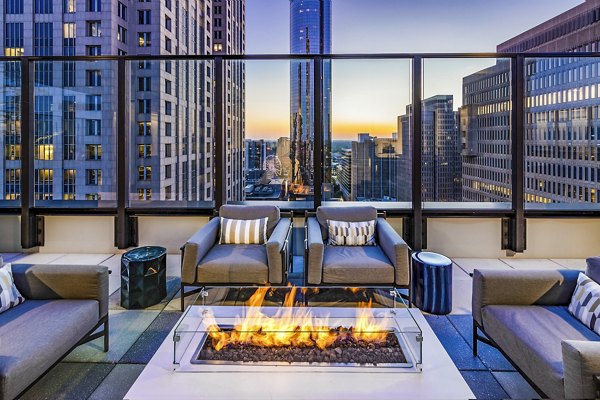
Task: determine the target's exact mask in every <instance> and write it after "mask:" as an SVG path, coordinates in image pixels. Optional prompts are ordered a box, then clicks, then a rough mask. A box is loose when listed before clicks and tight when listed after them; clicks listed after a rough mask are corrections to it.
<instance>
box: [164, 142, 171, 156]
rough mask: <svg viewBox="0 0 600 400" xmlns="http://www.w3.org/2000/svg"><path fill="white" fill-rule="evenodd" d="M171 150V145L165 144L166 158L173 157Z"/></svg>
mask: <svg viewBox="0 0 600 400" xmlns="http://www.w3.org/2000/svg"><path fill="white" fill-rule="evenodd" d="M171 148H172V145H171V143H166V144H165V157H171V155H172V154H171Z"/></svg>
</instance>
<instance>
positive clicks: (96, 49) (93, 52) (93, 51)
mask: <svg viewBox="0 0 600 400" xmlns="http://www.w3.org/2000/svg"><path fill="white" fill-rule="evenodd" d="M86 50H87V55H88V56H101V55H102V46H86Z"/></svg>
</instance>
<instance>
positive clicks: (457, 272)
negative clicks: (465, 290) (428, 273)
mask: <svg viewBox="0 0 600 400" xmlns="http://www.w3.org/2000/svg"><path fill="white" fill-rule="evenodd" d="M471 279H472V278H471V276H469V274H468V273H467V272H465V271H464V270H463V269H462V268H460V267H459V266H458V265H457V264H456V263H454V265H452V280H453V281H458V280H463V281H464V280H467V281H469V280H471Z"/></svg>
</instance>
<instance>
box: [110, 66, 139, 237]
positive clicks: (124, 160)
mask: <svg viewBox="0 0 600 400" xmlns="http://www.w3.org/2000/svg"><path fill="white" fill-rule="evenodd" d="M127 66H128V63H127V61H126V60H125V59H122V58H121V59H119V60H118V61H117V216H116V218H115V246H116V247H118V248H119V249H126V248H128V247H131V246H137V242H138V237H137V236H138V235H137V218H136V217H132V216H130V215H128V213H127V207H128V198H129V165H128V164H129V158H128V157H127V151H128V142H129V138H128V136H129V129H128V126H129V96H128V90H127V89H128V88H130V87H131V82H129V81H128V79H127Z"/></svg>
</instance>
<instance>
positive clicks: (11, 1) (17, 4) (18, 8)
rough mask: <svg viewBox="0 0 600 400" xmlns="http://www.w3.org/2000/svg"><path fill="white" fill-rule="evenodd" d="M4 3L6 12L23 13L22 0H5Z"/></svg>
mask: <svg viewBox="0 0 600 400" xmlns="http://www.w3.org/2000/svg"><path fill="white" fill-rule="evenodd" d="M4 5H5V8H4V10H5V12H6V13H7V14H23V0H5V2H4Z"/></svg>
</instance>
